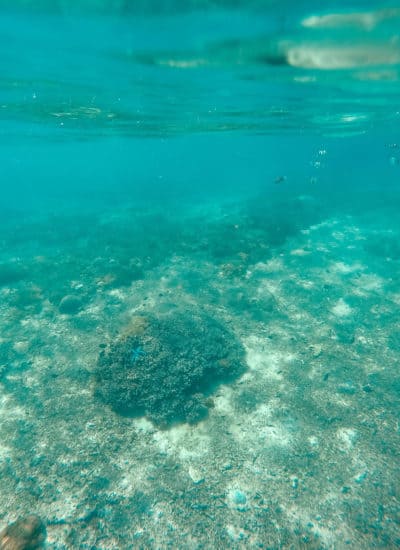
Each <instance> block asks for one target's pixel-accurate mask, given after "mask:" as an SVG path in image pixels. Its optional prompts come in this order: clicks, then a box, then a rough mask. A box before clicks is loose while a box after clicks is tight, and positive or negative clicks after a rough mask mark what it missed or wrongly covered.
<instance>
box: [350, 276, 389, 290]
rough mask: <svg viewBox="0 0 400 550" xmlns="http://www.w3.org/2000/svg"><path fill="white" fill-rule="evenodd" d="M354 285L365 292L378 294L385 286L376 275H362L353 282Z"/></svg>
mask: <svg viewBox="0 0 400 550" xmlns="http://www.w3.org/2000/svg"><path fill="white" fill-rule="evenodd" d="M353 283H354V285H355V286H356V287H357V289H359V290H364V291H366V292H378V291H380V290H382V288H383V286H384V280H383V279H382V278H381V277H378V275H375V274H370V275H367V274H364V275H361V277H358V278H357V279H356V280H354V281H353Z"/></svg>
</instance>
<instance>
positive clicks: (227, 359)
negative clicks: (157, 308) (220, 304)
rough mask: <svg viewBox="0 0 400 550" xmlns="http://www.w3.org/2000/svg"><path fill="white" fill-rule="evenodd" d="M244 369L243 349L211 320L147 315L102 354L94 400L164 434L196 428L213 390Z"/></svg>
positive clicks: (194, 314)
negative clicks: (173, 428)
mask: <svg viewBox="0 0 400 550" xmlns="http://www.w3.org/2000/svg"><path fill="white" fill-rule="evenodd" d="M245 368H246V367H245V352H244V349H243V347H242V345H241V343H240V342H239V341H238V340H237V338H236V337H235V335H234V334H233V333H232V332H231V331H230V330H228V329H227V328H226V327H224V326H223V324H221V323H220V322H219V321H217V320H215V319H214V318H212V317H211V316H209V315H208V314H205V313H203V312H200V311H193V310H185V311H183V312H181V311H179V312H176V311H172V312H171V313H167V314H164V315H159V316H155V315H149V316H146V317H145V318H143V322H142V323H140V322H136V323H135V325H134V326H133V327H131V328H130V330H129V331H125V332H124V333H123V334H122V335H121V336H120V337H119V338H118V339H116V341H114V342H113V343H111V344H110V345H109V346H108V347H107V348H106V349H104V350H102V352H101V353H100V356H99V358H98V362H97V368H96V395H97V396H98V397H99V398H100V399H101V400H102V401H103V402H105V403H106V404H108V405H110V406H111V407H112V409H113V410H114V411H115V412H117V413H119V414H122V415H126V416H146V417H147V418H149V419H150V420H151V421H152V422H153V423H154V424H155V425H157V426H158V427H161V428H166V427H169V426H170V425H172V424H174V423H177V422H187V423H190V424H196V423H197V422H199V421H200V420H202V419H204V418H205V417H206V416H207V414H208V408H209V407H210V406H211V405H212V400H211V399H210V395H211V394H212V393H213V391H214V390H215V388H216V387H218V385H220V384H222V383H227V382H230V381H233V380H234V379H236V378H238V377H240V376H241V375H242V374H243V373H244V372H245Z"/></svg>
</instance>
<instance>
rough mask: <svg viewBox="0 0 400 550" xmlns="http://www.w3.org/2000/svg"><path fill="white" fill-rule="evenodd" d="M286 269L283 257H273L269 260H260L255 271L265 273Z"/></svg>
mask: <svg viewBox="0 0 400 550" xmlns="http://www.w3.org/2000/svg"><path fill="white" fill-rule="evenodd" d="M283 269H285V264H284V263H283V261H282V259H281V258H271V260H268V262H265V263H263V262H258V263H257V264H256V265H255V266H254V271H262V272H265V273H274V272H275V273H276V272H279V271H282V270H283Z"/></svg>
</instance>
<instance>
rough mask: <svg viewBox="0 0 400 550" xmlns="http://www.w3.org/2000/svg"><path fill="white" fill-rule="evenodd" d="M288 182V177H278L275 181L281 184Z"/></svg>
mask: <svg viewBox="0 0 400 550" xmlns="http://www.w3.org/2000/svg"><path fill="white" fill-rule="evenodd" d="M286 180H287V176H278V177H277V178H275V179H274V183H276V184H280V183H283V182H284V181H286Z"/></svg>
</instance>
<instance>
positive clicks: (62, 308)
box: [58, 294, 83, 315]
mask: <svg viewBox="0 0 400 550" xmlns="http://www.w3.org/2000/svg"><path fill="white" fill-rule="evenodd" d="M82 307H83V301H82V299H81V298H79V296H73V295H71V294H68V295H67V296H64V298H62V300H61V302H60V303H59V306H58V310H59V312H60V313H65V314H68V315H74V314H75V313H78V312H79V311H80V310H81V309H82Z"/></svg>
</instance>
